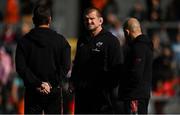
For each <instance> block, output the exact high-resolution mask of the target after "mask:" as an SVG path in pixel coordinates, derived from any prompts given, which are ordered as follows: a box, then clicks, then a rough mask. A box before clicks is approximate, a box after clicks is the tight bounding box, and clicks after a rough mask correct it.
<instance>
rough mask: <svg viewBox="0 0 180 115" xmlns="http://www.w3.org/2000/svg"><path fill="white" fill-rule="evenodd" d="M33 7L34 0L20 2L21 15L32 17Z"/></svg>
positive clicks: (21, 0)
mask: <svg viewBox="0 0 180 115" xmlns="http://www.w3.org/2000/svg"><path fill="white" fill-rule="evenodd" d="M33 5H34V4H33V2H32V0H20V6H21V15H22V16H24V15H32V10H33Z"/></svg>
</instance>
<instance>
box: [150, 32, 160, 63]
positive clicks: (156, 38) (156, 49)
mask: <svg viewBox="0 0 180 115" xmlns="http://www.w3.org/2000/svg"><path fill="white" fill-rule="evenodd" d="M151 39H152V43H153V47H154V50H153V58H154V59H156V58H157V57H159V56H160V55H161V45H160V38H159V35H158V34H157V33H154V34H153V35H152V37H151Z"/></svg>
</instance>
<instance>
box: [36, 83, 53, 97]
mask: <svg viewBox="0 0 180 115" xmlns="http://www.w3.org/2000/svg"><path fill="white" fill-rule="evenodd" d="M51 88H52V87H51V85H50V84H49V83H48V82H42V84H41V86H40V87H38V88H37V90H38V91H39V92H40V93H42V94H46V95H47V94H49V93H50V92H51Z"/></svg>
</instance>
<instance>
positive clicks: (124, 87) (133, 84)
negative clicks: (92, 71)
mask: <svg viewBox="0 0 180 115" xmlns="http://www.w3.org/2000/svg"><path fill="white" fill-rule="evenodd" d="M123 29H124V34H125V37H126V41H127V47H126V52H125V55H124V59H125V60H124V66H123V72H124V73H123V77H121V80H120V86H121V88H119V98H120V100H123V103H124V113H126V114H131V113H140V114H147V112H148V111H147V109H148V103H149V99H150V90H151V79H152V58H153V53H152V49H153V47H152V42H151V40H150V39H149V38H147V37H146V36H145V35H144V34H142V31H141V27H140V23H139V21H138V20H137V19H136V18H129V19H128V20H126V21H125V23H124V25H123Z"/></svg>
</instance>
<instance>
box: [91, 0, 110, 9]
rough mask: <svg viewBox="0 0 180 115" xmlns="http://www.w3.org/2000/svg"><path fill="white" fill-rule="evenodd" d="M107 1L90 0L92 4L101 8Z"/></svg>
mask: <svg viewBox="0 0 180 115" xmlns="http://www.w3.org/2000/svg"><path fill="white" fill-rule="evenodd" d="M108 1H110V0H91V4H92V6H94V7H96V8H98V9H100V10H103V8H104V7H105V6H106V5H107V3H108Z"/></svg>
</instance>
